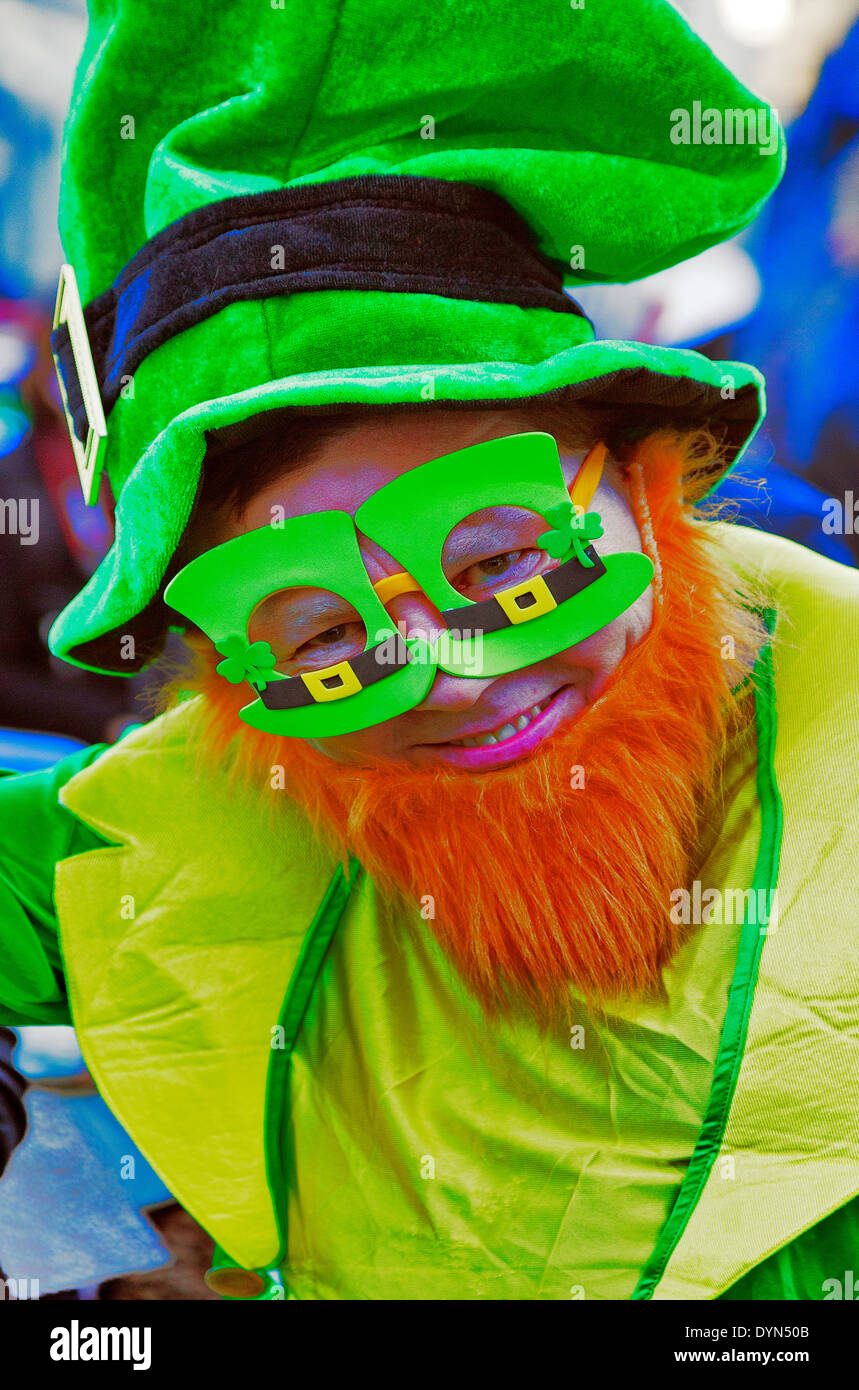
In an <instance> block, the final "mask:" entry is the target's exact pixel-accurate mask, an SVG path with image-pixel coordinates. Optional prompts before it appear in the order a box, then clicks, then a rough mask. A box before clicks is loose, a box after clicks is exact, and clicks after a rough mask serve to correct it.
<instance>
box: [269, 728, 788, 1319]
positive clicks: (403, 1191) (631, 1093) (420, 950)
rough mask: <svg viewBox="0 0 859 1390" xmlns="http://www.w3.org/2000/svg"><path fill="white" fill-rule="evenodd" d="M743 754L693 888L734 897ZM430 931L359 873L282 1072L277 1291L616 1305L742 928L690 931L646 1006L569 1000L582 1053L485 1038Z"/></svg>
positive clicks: (708, 1047)
mask: <svg viewBox="0 0 859 1390" xmlns="http://www.w3.org/2000/svg"><path fill="white" fill-rule="evenodd" d="M756 751H757V745H756V738H755V731H754V723H753V722H752V723H751V724H750V725H749V726H748V727H747V728H746V730H745V732H744V734H743V735H742V736H738V738H737V739H736V740H735V742H734V744H733V745H732V748H731V750H730V754H729V759H728V763H727V767H726V778H725V786H724V790H723V793H722V796H721V797H720V800H719V804H718V807H717V808H714V824H716V825H717V826H718V830H719V834H718V835H716V834H715V833H713V834H710V833H709V832H708V834H707V835H706V836H705V841H707V840H708V841H709V845H708V850H709V853H708V857H707V858H706V859H705V860H704V862H702V864H701V867H700V869H699V870H698V877H699V880H700V882H701V884H702V888H717V889H720V890H722V891H724V890H725V889H726V888H729V887H730V888H739V889H745V888H747V887H749V886H750V885H751V882H752V877H753V872H754V864H755V857H756V853H757V848H758V842H759V835H760V822H759V807H758V802H757V797H756V793H755V772H756V764H757V757H756ZM716 813H717V814H716ZM723 816H724V818H725V819H724V822H723V821H722V817H723ZM705 852H706V851H705ZM668 909H669V904H666V915H667V912H668ZM428 928H429V924H427V923H424V922H422V921H421V920H420V919H416V920H414V921H409V920H405V919H403V918H402V917H400V918H397V917H395V916H392V914H391V913H390V911H389V910H388V909H387V908H386V907H385V905H384V904H383V903H382V902H381V901H380V900H379V898H378V896H377V894H376V892H375V890H374V887H373V884H372V883H371V882H369V881H367V880H366V878H365V879H363V880H362V883H361V886H360V887H359V888H358V889H357V890H356V891H355V892H354V893H353V897H352V901H351V903H350V905H349V907H348V908H347V910H346V913H345V914H344V917H343V919H342V920H341V924H340V928H339V930H338V933H337V935H336V936H335V939H334V942H333V944H332V947H331V949H330V952H329V955H328V958H327V960H326V963H325V966H324V968H323V972H322V975H321V977H320V979H319V982H318V985H317V988H316V991H315V994H314V997H313V1000H312V1001H311V1004H310V1008H309V1011H308V1014H307V1016H306V1019H305V1025H304V1029H303V1031H302V1034H301V1035H300V1037H299V1039H298V1042H297V1044H296V1048H295V1051H294V1052H293V1059H292V1073H291V1082H290V1116H289V1122H288V1127H287V1130H286V1132H285V1134H284V1137H283V1142H284V1145H285V1152H284V1158H285V1161H286V1171H287V1172H288V1173H289V1178H290V1181H289V1207H288V1213H289V1227H288V1229H289V1238H288V1259H287V1260H286V1262H285V1263H284V1265H283V1266H282V1272H283V1276H284V1280H285V1283H286V1286H287V1288H288V1289H289V1291H290V1294H291V1295H292V1296H294V1297H297V1298H300V1299H302V1298H303V1299H307V1298H311V1299H314V1298H315V1299H364V1298H366V1299H388V1298H390V1299H398V1300H402V1299H440V1300H454V1299H470V1300H476V1299H544V1298H545V1299H569V1298H587V1299H628V1298H629V1297H630V1296H631V1294H632V1292H633V1289H634V1288H635V1285H636V1282H637V1280H638V1278H639V1275H640V1273H641V1270H642V1268H643V1266H644V1264H645V1263H646V1261H647V1259H648V1257H649V1255H650V1254H651V1251H652V1250H653V1247H654V1245H655V1243H656V1240H657V1237H658V1235H659V1231H660V1228H661V1226H662V1224H663V1222H664V1221H665V1219H666V1217H667V1215H668V1213H669V1211H670V1208H671V1206H672V1204H673V1201H674V1199H675V1197H676V1194H677V1190H678V1188H679V1185H680V1182H681V1180H682V1178H683V1174H684V1171H685V1168H686V1165H687V1163H688V1160H689V1157H690V1155H691V1153H692V1150H693V1148H694V1146H695V1141H696V1139H697V1138H698V1134H699V1131H700V1128H701V1122H702V1118H703V1114H704V1109H705V1106H706V1103H707V1098H708V1095H709V1092H710V1085H711V1081H712V1073H713V1064H714V1060H715V1056H716V1052H717V1048H718V1043H719V1035H720V1032H721V1027H722V1022H723V1018H724V1014H725V1008H726V1003H727V995H728V990H729V988H730V983H731V979H732V975H733V969H734V961H735V958H736V953H737V945H738V941H739V934H740V931H741V924H740V923H737V924H732V925H723V924H714V925H711V926H704V925H698V926H690V928H689V934H688V939H687V940H686V942H685V943H684V945H683V947H682V948H681V950H680V951H679V952H678V953H677V955H676V956H675V957H674V959H673V961H672V962H671V964H670V966H669V967H668V968H666V969H665V971H664V972H663V984H664V988H663V992H662V997H661V998H659V999H657V1000H655V1001H653V1002H649V1003H647V1004H644V1003H638V1004H636V1003H633V1002H628V1001H627V1002H624V1003H623V1004H622V1005H615V1006H613V1007H612V1008H611V1010H610V1012H608V1013H607V1014H606V1016H605V1018H604V1019H603V1020H602V1021H601V1022H597V1021H595V1020H593V1019H589V1018H588V1016H587V1014H586V1013H585V1011H584V1006H583V1005H582V1004H581V1003H579V1002H578V1001H575V1002H574V1013H573V1024H574V1027H576V1028H577V1027H578V1025H582V1026H583V1029H584V1032H583V1037H582V1035H579V1034H578V1033H574V1032H572V1030H571V1031H570V1032H566V1033H562V1032H557V1033H555V1034H549V1035H544V1036H542V1037H541V1035H540V1033H539V1031H538V1030H537V1028H536V1026H535V1024H534V1023H533V1022H532V1021H529V1020H528V1019H527V1018H525V1017H520V1018H519V1019H518V1020H516V1021H515V1023H513V1024H512V1025H511V1024H505V1023H503V1022H497V1023H494V1024H492V1025H489V1024H487V1022H486V1020H485V1018H484V1016H483V1015H482V1013H481V1011H480V1009H479V1008H478V1007H477V1005H476V1004H474V1003H473V1001H471V1000H469V999H468V998H467V997H466V996H465V995H464V992H463V991H462V990H461V989H459V988H457V987H456V986H455V983H453V982H452V981H451V969H450V967H449V966H448V964H447V962H446V960H445V958H444V957H443V955H442V953H441V951H440V950H439V949H438V948H437V947H436V946H435V943H434V941H433V939H432V937H431V933H430V931H429V929H428ZM581 1042H583V1046H572V1045H571V1044H572V1043H581Z"/></svg>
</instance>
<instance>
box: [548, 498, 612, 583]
mask: <svg viewBox="0 0 859 1390" xmlns="http://www.w3.org/2000/svg"><path fill="white" fill-rule="evenodd" d="M545 516H546V520H547V521H548V522H550V523H551V526H552V528H553V529H552V530H551V531H544V532H543V534H542V536H538V537H537V544H538V545H540V546H542V548H543V549H544V550H545V551H546V554H547V555H551V556H552V559H553V560H561V559H563V557H564V556H565V555H566V554H567V551H568V550H569V549H570V546H572V548H573V550H574V551H575V552H576V559H577V560H578V562H579V564H580V565H584V566H585V569H593V564H594V562H593V560H592V559H591V558H590V556H589V555H588V554H587V553H586V552H585V543H586V542H587V541H595V540H599V538H600V536H601V535H602V534H603V529H602V521H601V520H600V515H599V512H585V511H583V510H582V509H581V508H579V507H576V506H575V505H574V504H573V503H572V502H559V503H558V505H557V507H550V508H549V510H548V511H547V512H546V513H545Z"/></svg>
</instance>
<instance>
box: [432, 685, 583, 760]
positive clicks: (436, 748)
mask: <svg viewBox="0 0 859 1390" xmlns="http://www.w3.org/2000/svg"><path fill="white" fill-rule="evenodd" d="M584 704H585V700H584V697H583V695H582V693H581V691H580V690H578V689H577V688H576V687H574V686H569V685H564V686H561V687H560V689H558V690H556V691H554V692H553V694H551V695H547V696H546V697H545V699H543V700H540V701H539V702H538V703H537V704H535V705H531V706H529V708H527V709H524V710H521V711H520V712H519V713H518V714H515V715H512V716H508V717H507V718H506V719H504V720H503V721H501V722H500V723H499V724H497V725H495V726H493V727H492V728H488V729H482V730H480V732H479V733H473V734H469V735H467V736H466V737H464V738H460V739H453V740H451V741H450V742H449V743H425V744H421V745H419V747H418V749H417V750H416V751H417V752H418V753H419V754H420V755H421V761H424V760H427V761H428V760H433V761H435V760H437V759H440V760H441V761H443V762H446V763H450V764H452V765H453V766H455V767H461V768H464V769H467V770H469V771H483V770H487V771H488V770H489V769H490V768H493V767H502V766H504V765H505V764H506V763H511V762H515V761H516V760H517V759H518V758H523V757H525V756H526V755H527V754H528V753H530V752H532V751H533V749H534V748H536V747H537V745H538V744H539V743H542V742H543V740H544V739H546V738H548V737H549V735H550V734H552V733H554V731H555V729H557V728H558V727H559V725H560V724H561V723H562V722H563V721H564V720H565V719H566V718H568V717H569V716H570V715H572V714H576V713H578V711H579V710H580V709H582V708H583V707H584Z"/></svg>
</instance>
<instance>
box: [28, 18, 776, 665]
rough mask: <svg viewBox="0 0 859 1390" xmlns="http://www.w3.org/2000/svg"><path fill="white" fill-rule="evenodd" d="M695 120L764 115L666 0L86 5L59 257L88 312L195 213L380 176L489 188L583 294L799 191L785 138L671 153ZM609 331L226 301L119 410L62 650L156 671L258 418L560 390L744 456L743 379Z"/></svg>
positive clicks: (753, 386) (752, 394)
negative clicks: (110, 541) (190, 525)
mask: <svg viewBox="0 0 859 1390" xmlns="http://www.w3.org/2000/svg"><path fill="white" fill-rule="evenodd" d="M380 35H384V42H380ZM164 72H169V74H170V80H169V81H164V80H163V77H162V74H163V73H164ZM559 93H561V94H564V95H563V96H562V98H561V99H559ZM695 102H700V103H701V104H702V107H703V108H704V109H710V108H712V109H714V110H717V111H720V112H725V111H741V110H750V111H753V112H755V113H759V114H760V116H761V118H762V119H764V120H765V121H766V122H767V123H768V122H769V120H770V118H771V117H772V119H773V120H774V117H773V114H772V113H771V112H770V110H769V108H768V107H766V106H765V105H763V104H762V103H761V102H760V101H759V100H758V99H757V98H755V97H753V96H752V95H751V94H750V93H749V92H748V91H746V89H745V88H744V87H742V86H741V85H740V84H739V83H738V82H737V81H736V79H735V78H733V77H732V75H731V74H730V73H729V72H728V71H727V70H726V69H725V68H724V67H723V66H722V65H721V64H720V63H719V62H718V61H717V60H716V58H715V57H714V56H713V54H712V53H711V52H710V51H709V50H708V49H707V48H706V46H705V45H704V44H703V43H702V42H701V41H700V40H699V39H698V38H697V37H696V36H695V35H694V34H693V33H692V32H691V30H690V29H689V28H688V26H687V25H686V23H685V21H684V20H683V19H682V18H681V17H680V16H679V15H678V14H677V13H676V11H675V10H674V9H673V8H672V6H671V5H669V4H668V3H664V2H663V0H588V4H587V5H586V6H583V7H581V8H576V9H573V8H572V7H570V6H566V7H565V6H564V5H557V6H552V5H548V6H534V5H533V4H531V3H528V0H516V3H514V4H513V5H507V6H506V7H505V9H504V12H503V17H502V18H500V19H499V15H498V9H497V6H495V5H493V4H492V3H490V0H471V2H470V3H468V2H466V0H441V2H440V0H416V2H415V3H414V4H410V5H409V6H407V7H404V6H403V5H402V4H401V3H399V0H321V2H320V3H319V4H315V5H314V6H313V7H312V13H310V12H309V11H308V9H307V7H306V6H299V5H298V4H297V3H295V0H286V3H285V4H284V6H283V8H277V7H275V6H272V5H266V4H263V5H260V4H259V3H258V0H234V3H231V4H230V5H226V6H220V7H214V8H213V7H211V6H209V5H203V4H202V0H190V2H189V3H186V4H183V5H182V6H181V7H180V10H179V11H178V12H177V13H176V14H171V22H170V24H169V25H165V24H164V22H163V14H162V12H161V10H160V8H159V6H158V5H156V4H155V3H154V2H153V0H106V2H103V0H94V3H93V5H92V9H91V24H90V31H89V34H88V38H87V43H86V47H85V50H84V53H83V55H82V58H81V62H80V65H79V68H78V74H77V78H76V82H75V88H74V92H73V96H72V104H71V111H70V115H69V121H68V126H67V132H66V145H65V158H64V167H63V178H62V187H61V207H60V227H61V233H62V237H63V243H64V247H65V251H66V256H67V258H68V260H69V261H70V262H71V264H72V265H73V266H74V268H75V271H76V274H77V277H78V281H79V284H80V286H81V294H82V298H83V299H84V301H85V302H87V301H89V300H90V299H91V298H92V297H94V296H95V295H97V294H98V293H100V292H101V291H103V290H105V289H106V288H107V287H108V286H109V285H110V283H111V282H112V280H113V279H114V277H115V276H116V275H117V274H118V273H119V272H120V270H121V269H122V268H123V266H124V265H125V264H126V263H127V262H128V261H129V259H130V258H131V256H132V255H133V254H134V253H135V252H136V251H137V250H138V249H139V248H140V247H141V246H142V245H143V244H144V243H145V242H146V241H147V239H148V238H150V237H152V236H153V235H154V234H155V233H156V232H158V231H160V230H162V229H163V228H164V227H165V226H167V225H168V224H169V223H171V222H172V221H173V220H175V219H176V218H178V217H180V216H181V215H183V214H184V213H186V212H188V211H189V210H191V209H193V208H197V207H200V206H204V205H206V204H208V203H210V202H213V201H216V200H218V199H222V198H225V197H229V196H234V195H236V194H240V193H253V192H258V191H262V190H266V189H272V188H279V187H284V186H286V187H294V186H296V185H301V184H304V183H316V182H320V181H330V180H333V179H339V178H343V177H345V176H350V175H358V174H369V173H385V174H395V175H402V176H404V177H408V176H429V177H433V178H442V179H447V180H454V181H464V182H467V183H470V184H474V185H478V186H480V187H482V188H487V189H490V190H492V191H493V192H495V193H497V194H499V195H500V196H501V197H503V198H505V199H506V200H507V201H508V202H509V203H510V204H511V205H512V206H513V207H514V208H515V209H516V210H517V211H518V212H519V213H520V214H521V215H522V216H523V217H524V218H525V220H526V221H527V222H528V223H529V224H530V226H531V227H532V229H533V231H534V234H535V237H536V239H537V241H538V243H539V246H540V248H541V250H542V251H543V253H544V254H545V255H546V256H548V257H549V258H550V259H552V260H553V261H554V262H555V264H556V265H557V266H558V268H559V269H561V270H562V271H563V272H564V275H565V279H566V281H567V283H568V284H570V285H571V286H574V285H575V284H576V283H577V282H601V281H623V280H629V279H631V278H633V277H636V276H641V275H645V274H648V273H650V272H652V271H655V270H658V269H660V268H662V267H664V266H668V265H672V264H674V263H676V262H677V261H680V260H682V259H684V258H685V257H688V256H691V255H693V254H695V253H696V252H698V251H701V250H703V249H705V248H706V247H708V246H711V245H713V244H714V243H716V242H718V241H721V240H723V239H725V238H726V237H729V236H731V235H733V234H734V233H736V232H738V231H739V230H740V229H741V228H742V227H744V226H746V225H747V224H748V223H749V222H750V221H751V220H752V219H753V218H754V216H755V215H756V213H757V211H758V209H759V208H760V206H761V204H762V203H763V202H764V201H765V199H766V198H767V197H768V196H769V194H770V193H771V191H772V189H773V188H774V186H775V185H776V183H777V182H778V179H779V178H780V176H781V172H782V169H783V165H784V148H783V142H782V140H781V136H780V133H779V132H777V138H776V141H775V143H774V145H773V146H772V152H771V153H765V151H764V145H763V143H762V144H760V145H758V144H742V145H741V144H739V143H727V142H726V143H704V142H703V138H702V140H701V141H700V142H699V143H689V144H683V143H675V141H674V139H672V133H673V134H674V135H676V134H677V129H678V127H677V123H676V120H675V119H674V113H676V112H677V111H683V110H687V111H691V110H692V108H693V104H694V103H695ZM429 117H431V118H432V120H433V121H434V122H435V126H434V129H433V130H432V131H431V132H430V131H429V127H428V126H427V124H426V121H427V118H429ZM131 118H133V121H134V123H135V124H134V129H133V131H132V130H131V127H130V126H129V124H128V122H129V119H131ZM767 128H769V126H768V125H767ZM773 129H776V126H773ZM428 134H431V136H432V138H425V137H427V135H428ZM431 262H432V246H431V239H430V240H429V242H428V245H427V264H428V266H431ZM591 338H592V330H591V329H590V327H589V325H588V324H587V322H586V321H585V320H584V319H582V318H578V317H574V316H572V315H569V314H561V313H555V312H553V311H552V310H549V309H544V308H533V309H521V308H519V307H517V306H515V305H501V304H490V303H484V302H481V301H468V300H455V299H447V298H445V297H443V296H440V295H433V294H398V293H382V292H379V291H358V290H348V291H335V290H332V291H321V292H315V293H305V294H292V295H289V296H286V297H284V298H282V299H275V300H268V301H263V302H254V301H249V302H245V303H240V304H233V305H230V306H228V307H227V308H224V309H223V310H221V311H220V312H219V313H218V314H216V315H214V316H213V317H212V318H210V319H207V320H206V321H204V322H203V323H199V324H197V325H195V326H194V327H192V328H189V329H187V330H185V331H184V332H182V333H180V334H179V335H178V336H177V337H175V338H173V339H171V340H170V341H168V342H166V343H164V344H163V345H162V346H161V347H159V348H157V349H156V350H155V351H154V352H153V353H152V354H151V355H150V356H149V357H148V358H147V359H146V360H145V361H144V362H143V363H142V365H141V366H140V367H139V368H138V370H137V372H136V373H135V377H134V381H133V383H131V384H130V385H129V384H127V389H126V390H124V391H123V394H122V397H121V399H120V400H119V401H118V402H117V404H116V405H115V406H114V408H113V410H112V411H111V412H110V415H109V418H108V422H107V429H108V435H107V441H106V446H105V449H106V467H107V470H108V475H109V477H110V482H111V486H112V489H113V492H114V495H115V496H118V499H119V500H118V508H117V529H116V540H115V543H114V546H113V547H112V549H111V551H110V553H109V555H108V556H107V557H106V558H105V560H104V561H103V562H102V564H101V565H100V566H99V568H98V569H97V570H96V572H95V574H94V575H93V576H92V577H91V579H90V580H89V582H88V584H87V585H86V587H85V589H84V590H83V592H82V594H81V595H79V596H78V598H76V599H75V600H74V601H73V602H72V604H71V605H69V607H67V608H66V609H65V610H64V612H63V613H62V614H61V615H60V617H59V618H58V619H57V621H56V622H55V624H54V626H53V627H52V629H51V634H50V645H51V650H52V651H53V652H54V653H55V655H57V656H60V657H62V658H64V659H66V660H71V661H72V662H74V663H75V664H78V665H82V666H86V667H89V668H90V669H93V670H109V671H114V672H116V673H117V674H125V675H131V674H133V673H134V671H136V670H138V669H140V666H141V665H145V664H146V662H148V661H149V660H151V659H152V657H153V656H154V655H156V654H157V651H158V649H159V647H160V641H161V639H163V633H164V630H165V628H166V624H167V622H168V621H169V617H168V614H166V613H165V611H164V610H163V608H161V607H160V591H161V585H162V581H163V579H164V575H165V572H166V570H167V566H168V564H169V562H170V560H171V558H172V556H173V554H174V551H175V549H176V547H177V545H178V544H179V541H180V539H181V537H182V534H183V531H184V528H185V526H186V523H187V521H188V519H189V516H190V514H191V509H192V505H193V501H194V497H195V494H196V489H197V484H198V479H199V471H200V465H201V461H202V458H203V455H204V451H205V433H206V431H211V430H217V429H223V428H225V427H227V426H230V425H232V424H235V423H236V422H239V421H243V420H246V419H248V418H249V417H251V416H254V415H258V414H260V413H261V412H264V411H269V410H273V409H276V408H281V407H296V406H301V407H316V408H320V407H327V406H330V405H342V404H355V405H366V406H369V407H372V408H378V407H384V406H388V405H403V404H413V405H418V406H422V407H423V406H425V405H428V406H431V404H432V403H433V402H435V403H436V404H440V403H443V402H446V401H450V402H470V403H478V402H486V403H489V402H496V403H498V404H499V405H502V404H509V403H512V402H516V401H521V400H530V399H532V398H534V397H537V396H541V395H546V394H549V393H552V392H565V393H568V394H571V395H574V396H583V397H587V398H589V399H596V400H602V401H607V402H613V403H615V404H617V405H618V408H623V409H628V410H629V411H630V416H631V418H633V419H634V416H635V407H636V405H637V404H641V403H647V404H649V405H650V406H656V407H658V408H659V410H660V412H661V413H662V414H663V415H664V417H665V418H666V419H668V420H680V421H683V422H685V423H693V424H701V423H709V424H711V425H713V426H714V427H715V428H718V427H720V426H721V427H722V428H723V429H724V431H725V437H726V442H727V444H728V446H729V448H730V450H732V451H733V452H734V453H735V454H738V453H739V452H740V451H741V450H742V448H743V447H744V446H745V444H746V443H747V442H748V439H749V438H750V437H751V435H752V434H753V433H754V431H755V430H756V428H757V427H758V424H759V422H760V418H761V416H762V412H763V389H762V387H763V383H762V380H761V377H760V375H759V374H758V373H757V372H756V371H754V369H753V368H750V367H746V366H744V365H743V364H739V363H713V362H710V361H709V360H707V359H705V358H703V357H701V356H699V355H698V354H697V353H692V352H686V351H672V350H668V349H662V348H653V347H649V346H647V345H643V344H636V343H616V342H592V341H590V340H591ZM684 381H688V382H689V383H691V389H690V390H689V391H688V392H682V391H678V389H677V385H678V383H682V382H684ZM131 386H133V389H130V387H131ZM150 605H151V607H150ZM147 608H148V612H147V613H146V615H145V618H144V616H142V615H143V614H144V610H146V609H147ZM129 631H130V632H131V633H132V635H134V636H135V639H136V641H137V644H138V650H137V651H136V652H135V653H134V654H133V655H132V654H130V653H129V650H128V644H127V642H126V643H125V646H124V647H123V646H122V645H121V642H122V638H123V637H127V635H128V633H129ZM98 639H104V640H98Z"/></svg>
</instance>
